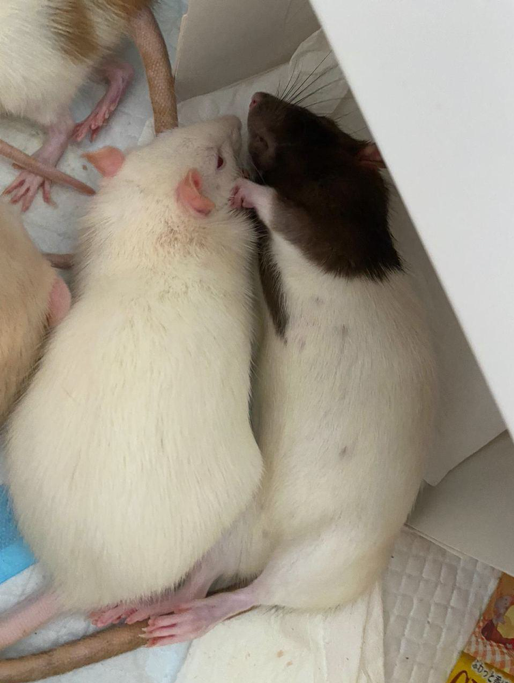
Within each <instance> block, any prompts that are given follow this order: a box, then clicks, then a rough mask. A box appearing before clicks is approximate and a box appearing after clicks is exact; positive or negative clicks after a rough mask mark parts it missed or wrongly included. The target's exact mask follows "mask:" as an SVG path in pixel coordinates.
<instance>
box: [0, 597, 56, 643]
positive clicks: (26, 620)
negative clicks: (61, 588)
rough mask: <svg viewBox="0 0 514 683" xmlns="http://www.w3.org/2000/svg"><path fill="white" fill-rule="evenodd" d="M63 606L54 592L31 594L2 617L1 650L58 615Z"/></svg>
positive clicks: (0, 620)
mask: <svg viewBox="0 0 514 683" xmlns="http://www.w3.org/2000/svg"><path fill="white" fill-rule="evenodd" d="M61 612H62V607H61V605H60V604H59V601H58V599H57V597H56V596H55V594H54V593H43V595H36V596H30V597H29V598H27V599H26V600H24V601H23V602H22V603H21V604H19V605H16V607H13V609H11V610H9V611H8V612H4V614H2V615H1V618H0V650H3V649H5V648H6V647H9V645H12V644H13V643H16V642H18V640H21V639H22V638H25V637H26V636H28V635H30V634H31V633H33V632H34V631H35V630H36V629H38V628H39V627H40V626H42V625H43V624H46V623H47V621H50V620H51V619H53V618H54V617H57V616H58V615H59V614H61Z"/></svg>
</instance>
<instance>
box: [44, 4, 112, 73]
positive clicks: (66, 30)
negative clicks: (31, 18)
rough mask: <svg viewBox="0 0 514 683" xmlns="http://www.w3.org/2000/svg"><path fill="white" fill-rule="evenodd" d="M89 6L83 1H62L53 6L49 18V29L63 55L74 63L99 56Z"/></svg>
mask: <svg viewBox="0 0 514 683" xmlns="http://www.w3.org/2000/svg"><path fill="white" fill-rule="evenodd" d="M89 5H90V3H87V2H84V0H63V2H60V3H56V4H55V6H54V8H53V9H52V14H51V17H50V27H51V29H52V31H53V32H54V33H55V35H56V36H57V38H58V39H59V42H60V45H61V49H62V51H63V53H64V54H65V55H66V56H67V57H69V58H70V59H71V60H73V61H76V62H85V61H89V60H92V59H95V58H96V57H97V56H98V55H99V54H100V48H99V45H98V41H97V39H96V34H95V26H94V23H93V18H92V16H91V8H90V7H89Z"/></svg>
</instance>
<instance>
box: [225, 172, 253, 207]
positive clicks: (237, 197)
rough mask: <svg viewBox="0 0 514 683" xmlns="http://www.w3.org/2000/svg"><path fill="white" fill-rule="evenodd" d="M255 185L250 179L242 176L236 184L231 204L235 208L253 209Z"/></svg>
mask: <svg viewBox="0 0 514 683" xmlns="http://www.w3.org/2000/svg"><path fill="white" fill-rule="evenodd" d="M253 186H254V183H252V182H251V181H250V180H246V179H245V178H241V179H240V180H238V181H237V183H236V184H235V185H234V189H233V190H232V196H231V198H230V205H231V206H232V207H233V208H234V209H253V208H255V204H254V202H253V197H252V195H253Z"/></svg>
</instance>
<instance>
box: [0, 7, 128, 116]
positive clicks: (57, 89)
mask: <svg viewBox="0 0 514 683" xmlns="http://www.w3.org/2000/svg"><path fill="white" fill-rule="evenodd" d="M70 4H71V3H70V2H69V0H1V2H0V65H1V66H0V112H1V111H2V110H3V111H4V112H5V113H7V114H12V115H15V116H25V117H27V118H30V119H32V120H33V121H36V122H37V123H40V124H41V125H45V126H46V125H49V124H51V123H53V122H55V121H56V119H57V118H58V116H59V115H60V114H61V112H62V111H63V110H66V108H67V107H69V105H70V104H71V101H72V99H73V97H74V96H75V94H76V92H77V90H78V89H79V87H80V86H81V85H82V84H83V83H84V81H85V80H86V78H87V77H88V75H89V73H90V71H91V69H92V67H93V66H94V65H95V64H96V63H97V62H98V61H99V60H100V59H101V58H102V57H103V56H104V55H105V54H106V52H107V51H109V50H111V49H113V48H114V47H115V46H116V44H117V43H118V42H119V40H120V39H121V36H122V33H123V31H124V29H125V26H126V22H125V21H123V20H122V19H121V18H120V17H119V16H117V15H116V14H115V13H114V12H113V11H112V10H109V8H108V7H107V6H102V5H101V4H98V3H96V4H95V3H92V2H91V0H83V5H84V7H85V9H86V11H87V17H88V19H89V20H90V21H91V22H92V27H93V30H94V33H95V36H96V41H97V51H96V52H95V54H94V55H91V56H90V57H89V58H87V59H84V60H77V59H71V58H70V56H69V55H67V54H66V53H65V51H63V47H62V43H61V41H60V40H59V37H58V31H59V23H58V14H57V15H56V14H55V12H54V10H55V8H66V7H67V6H70ZM79 29H80V27H79V28H78V29H77V30H79Z"/></svg>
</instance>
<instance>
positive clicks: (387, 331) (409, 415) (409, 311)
mask: <svg viewBox="0 0 514 683" xmlns="http://www.w3.org/2000/svg"><path fill="white" fill-rule="evenodd" d="M248 125H249V134H250V138H249V139H250V142H249V148H250V153H251V157H252V161H253V163H254V164H255V167H256V170H257V171H258V173H259V175H260V177H261V178H262V181H263V182H264V183H265V184H266V185H267V187H263V186H259V185H256V184H254V183H251V182H250V181H248V180H241V181H239V182H238V184H237V191H236V194H235V198H234V202H235V204H236V205H237V206H244V207H252V208H255V210H256V211H257V214H258V216H259V218H260V219H261V220H262V221H263V222H264V223H265V225H266V226H267V229H268V231H269V232H268V233H267V237H266V238H265V240H264V244H263V245H262V251H261V281H262V285H263V292H264V296H265V300H266V309H267V310H266V314H265V321H264V325H265V329H264V341H263V344H262V348H261V350H260V354H259V359H258V361H257V367H256V387H255V407H256V414H255V422H256V434H257V441H258V443H259V446H260V448H261V451H262V456H263V461H264V471H265V475H264V481H263V485H262V493H261V494H260V496H259V498H258V500H257V502H256V505H255V509H254V511H253V513H248V514H247V515H246V516H245V517H243V518H242V519H241V520H240V522H239V523H238V524H237V525H236V527H235V528H234V530H233V531H232V533H229V534H228V535H227V536H226V538H225V539H224V540H223V541H222V542H221V543H220V544H219V545H218V547H217V548H215V549H214V550H213V551H211V553H209V555H208V556H207V557H206V558H205V559H204V560H203V561H202V562H201V563H200V564H199V565H198V567H197V569H196V570H195V571H194V572H193V574H192V575H191V577H190V579H189V581H188V582H187V584H186V585H185V586H184V587H183V588H182V589H181V591H179V593H178V594H177V595H176V596H175V597H174V598H171V599H170V600H168V601H167V602H166V601H165V602H164V604H161V605H159V604H155V605H153V606H150V607H148V608H146V609H141V610H139V612H136V613H133V614H132V615H131V616H129V617H128V621H129V622H134V621H136V620H137V619H138V618H141V619H143V618H147V617H148V616H149V615H151V614H152V613H153V614H156V613H158V612H159V611H162V610H163V608H164V609H165V610H167V611H170V612H173V613H172V614H169V615H167V616H160V617H153V618H152V619H150V622H149V627H148V628H147V629H146V635H147V638H148V639H149V643H150V645H157V644H165V643H176V642H180V641H183V640H188V639H190V638H193V637H197V636H199V635H202V634H203V633H206V632H207V631H208V630H209V629H210V628H212V627H213V626H214V625H215V624H216V623H219V622H220V621H222V620H223V619H226V618H228V617H230V616H232V615H235V614H238V613H239V612H243V611H245V610H248V609H251V608H252V607H254V606H257V605H269V606H271V605H277V606H282V607H289V608H295V609H301V610H326V609H330V608H332V607H336V606H338V605H341V604H344V603H347V602H350V601H353V600H354V599H355V598H357V597H358V596H359V595H360V594H361V593H363V592H364V591H366V590H367V589H369V588H370V586H372V584H373V583H374V582H375V581H376V579H377V577H378V576H379V575H380V573H381V571H382V569H383V568H384V566H385V564H386V562H387V559H388V557H389V552H390V549H391V545H392V543H393V541H394V538H395V536H396V534H397V533H398V531H399V530H400V528H401V526H402V525H403V523H404V522H405V519H406V517H407V515H408V513H409V511H410V509H411V507H412V504H413V502H414V500H415V498H416V494H417V492H418V489H419V486H420V484H421V480H422V473H423V461H424V457H425V454H426V451H427V446H428V443H429V437H430V432H431V426H432V412H433V396H434V374H433V361H432V353H431V349H430V344H429V342H428V340H427V330H426V327H425V323H424V321H423V315H422V313H421V311H420V308H419V306H418V303H417V302H416V300H415V297H414V296H413V294H412V292H411V290H410V286H409V283H408V281H407V277H406V275H405V272H404V269H403V266H402V262H401V260H400V257H399V256H398V253H397V251H396V249H395V246H394V243H393V239H392V237H391V234H390V232H389V227H388V197H387V190H386V186H385V183H384V181H383V180H382V178H381V176H380V174H379V171H378V167H377V162H378V161H379V155H378V151H377V149H376V148H375V147H374V146H373V145H368V144H366V143H363V142H360V141H357V140H355V139H353V138H352V137H350V136H349V135H346V134H345V133H343V132H342V131H341V130H339V128H338V127H337V126H336V125H335V123H333V122H332V121H330V120H328V119H326V118H323V117H317V116H315V115H314V114H312V113H311V112H309V111H307V110H305V109H303V108H301V107H299V106H296V105H290V104H288V103H286V102H283V101H281V100H279V99H277V98H275V97H273V96H271V95H265V94H262V93H259V94H257V95H255V96H254V98H253V100H252V106H251V109H250V113H249V118H248ZM257 574H258V576H257V578H256V579H255V580H254V581H253V582H252V583H250V584H249V585H248V586H247V587H245V588H241V589H239V590H236V591H234V592H231V593H220V594H218V595H215V596H212V597H209V598H206V599H199V600H193V601H192V602H191V599H192V598H195V597H196V598H199V597H200V598H203V596H205V595H206V593H207V591H208V589H209V587H210V585H211V584H212V582H213V581H214V580H215V579H217V578H219V577H220V576H221V577H224V581H225V583H226V582H228V581H230V580H232V582H233V581H234V578H235V579H237V580H241V579H245V580H246V581H248V580H249V579H252V578H253V577H255V576H256V575H257Z"/></svg>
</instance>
